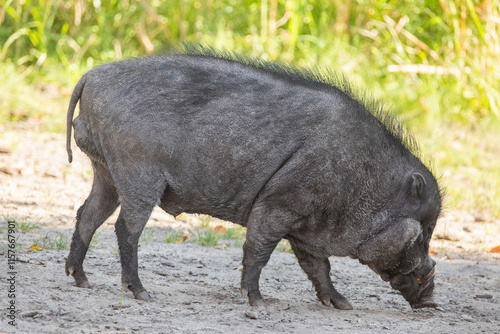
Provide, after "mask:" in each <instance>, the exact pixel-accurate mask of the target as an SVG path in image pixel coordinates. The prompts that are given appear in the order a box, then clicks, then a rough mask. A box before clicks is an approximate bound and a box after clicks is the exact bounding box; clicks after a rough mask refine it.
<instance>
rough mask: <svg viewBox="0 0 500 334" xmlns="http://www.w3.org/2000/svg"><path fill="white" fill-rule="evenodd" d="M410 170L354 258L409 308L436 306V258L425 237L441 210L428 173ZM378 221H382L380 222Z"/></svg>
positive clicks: (429, 232) (430, 231)
mask: <svg viewBox="0 0 500 334" xmlns="http://www.w3.org/2000/svg"><path fill="white" fill-rule="evenodd" d="M426 175H427V178H426V177H424V176H423V175H422V174H420V173H416V172H414V173H411V174H410V175H409V176H408V177H407V178H406V180H405V181H404V185H403V186H402V187H401V189H400V191H399V192H398V194H397V196H395V197H393V198H395V199H393V200H392V201H390V202H389V203H388V205H387V208H386V209H384V210H382V211H381V212H380V213H379V214H378V215H377V219H378V220H379V224H376V225H377V226H379V228H378V230H376V231H373V232H372V233H371V235H370V236H369V237H368V238H367V240H366V241H365V242H363V243H362V244H361V245H360V246H359V247H358V254H357V255H358V256H357V257H358V259H359V260H360V262H361V263H365V264H367V265H368V266H369V267H370V268H371V269H373V270H374V271H375V272H376V273H378V274H379V275H380V276H381V277H382V279H383V280H385V281H389V282H390V283H391V286H392V287H393V288H394V289H396V290H399V291H400V292H401V294H402V295H403V297H404V298H405V299H406V300H407V301H408V302H409V303H410V305H411V307H412V308H422V307H436V306H437V304H436V303H434V301H433V299H432V293H433V290H434V273H435V265H436V262H435V261H434V260H432V259H431V258H430V256H429V241H430V239H431V236H432V232H433V230H434V226H435V225H436V220H437V217H438V216H439V213H440V211H441V193H440V190H439V188H438V185H437V182H436V180H435V179H434V177H433V176H432V174H430V173H426ZM381 221H382V223H380V222H381Z"/></svg>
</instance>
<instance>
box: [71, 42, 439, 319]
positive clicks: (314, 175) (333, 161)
mask: <svg viewBox="0 0 500 334" xmlns="http://www.w3.org/2000/svg"><path fill="white" fill-rule="evenodd" d="M210 52H211V51H210V50H208V51H207V50H206V49H198V50H194V51H193V50H191V53H192V54H174V55H163V56H155V57H149V58H144V59H135V60H130V61H123V62H119V63H114V64H107V65H102V66H99V67H97V68H95V69H93V70H91V71H90V72H89V73H87V74H86V75H85V76H84V77H82V79H81V80H80V82H79V83H78V84H77V86H76V87H75V90H74V92H73V96H72V98H71V101H70V106H69V109H68V123H67V124H68V142H67V149H68V156H69V159H70V161H71V157H72V155H71V147H70V144H71V141H70V139H71V130H72V128H74V131H75V141H76V143H77V145H78V146H79V147H80V149H81V150H82V151H83V152H85V153H86V154H87V155H88V157H89V158H90V159H91V161H92V166H93V169H94V183H93V186H92V190H91V192H90V194H89V197H88V198H87V200H86V201H85V203H84V204H83V205H82V207H81V208H80V209H79V210H78V213H77V220H76V228H75V232H74V234H73V239H72V242H71V249H70V253H69V256H68V259H67V261H66V274H67V275H70V274H71V275H72V276H73V277H74V279H75V282H76V284H77V286H80V287H87V288H88V287H90V283H89V281H88V279H87V277H86V275H85V272H84V270H83V260H84V258H85V255H86V252H87V250H88V246H89V243H90V241H91V240H92V235H93V234H94V232H95V231H96V229H97V228H98V227H99V226H100V225H101V224H102V223H103V222H104V221H105V220H106V219H107V218H108V217H109V216H110V215H111V214H112V213H113V212H114V210H115V209H116V208H117V207H118V206H120V214H119V217H118V220H117V222H116V225H115V230H116V236H117V239H118V246H119V250H120V261H121V266H122V284H123V286H124V288H126V289H129V290H130V291H131V292H132V293H133V294H134V296H135V297H136V298H137V299H140V300H149V299H150V296H149V294H148V292H147V291H146V289H145V288H144V287H143V285H142V283H141V280H140V279H139V273H138V255H137V248H138V240H139V236H140V234H141V232H142V230H143V228H144V226H145V224H146V223H147V221H148V219H149V216H150V214H151V211H152V210H153V208H154V207H155V206H160V207H161V208H162V209H163V210H165V211H166V212H168V213H170V214H172V215H174V216H176V215H178V214H180V213H182V212H187V213H201V214H209V215H211V216H214V217H218V218H220V219H224V220H228V221H232V222H234V223H237V224H240V225H242V226H246V227H247V235H246V241H245V244H244V246H243V272H242V279H241V292H242V294H243V295H245V296H247V297H248V299H249V302H250V304H251V305H255V306H259V305H264V304H265V303H264V300H263V298H262V295H261V293H260V290H259V277H260V274H261V271H262V268H263V267H264V266H265V265H266V263H267V261H268V260H269V257H270V255H271V253H272V252H273V250H274V249H275V247H276V245H277V244H278V242H279V241H280V240H281V239H283V238H285V239H288V240H289V241H290V244H291V246H292V249H293V251H294V253H295V255H296V256H297V259H298V261H299V264H300V266H301V268H302V269H303V270H304V272H305V273H306V274H307V276H308V278H309V279H310V280H311V281H312V283H313V285H314V287H315V289H316V293H317V296H318V298H319V300H320V301H321V302H322V303H323V304H324V305H326V306H330V305H333V306H334V307H336V308H338V309H343V310H348V309H352V306H351V304H350V303H349V302H348V301H347V299H346V298H345V297H344V296H342V295H341V294H340V293H339V292H338V291H337V290H336V289H335V288H334V286H333V284H332V281H331V278H330V270H331V268H330V263H329V260H328V257H329V256H350V257H352V258H355V259H358V260H359V261H360V262H362V263H365V264H367V265H369V266H370V268H372V269H373V270H374V271H375V272H377V273H379V274H380V276H381V277H382V278H383V279H385V280H388V281H390V282H391V285H392V286H393V287H394V288H395V289H397V290H399V291H401V293H402V294H403V296H404V297H405V298H406V299H407V300H408V302H409V303H410V305H411V306H412V307H429V306H434V304H433V302H432V290H433V271H432V270H433V268H434V262H433V261H432V260H431V259H430V258H429V256H428V248H429V240H430V238H431V235H432V231H433V229H434V225H435V222H436V219H437V217H438V215H439V212H440V210H441V195H440V191H439V187H438V185H437V182H436V180H435V178H434V176H433V175H432V173H431V172H430V171H429V170H428V169H427V168H426V167H425V166H424V165H423V164H422V163H421V162H420V161H419V159H418V158H417V157H415V156H414V155H413V154H412V153H411V152H410V150H409V149H408V147H411V145H412V144H411V143H408V142H405V138H406V137H405V136H406V135H404V134H403V133H400V131H401V130H400V128H399V127H398V125H397V124H395V123H393V122H391V121H390V120H389V121H387V120H386V121H383V120H380V119H378V118H376V117H375V116H374V115H373V114H372V113H371V112H370V111H369V110H368V107H366V106H368V105H370V102H369V101H367V102H366V103H363V102H360V101H358V100H356V99H354V98H353V97H352V96H353V94H354V93H353V92H352V91H350V90H349V86H348V84H347V83H346V82H345V81H344V79H342V78H340V79H338V80H339V82H338V86H339V87H344V88H343V89H344V91H342V90H340V89H339V88H336V87H335V86H332V85H330V84H328V83H325V82H321V80H319V79H315V78H317V77H316V76H314V75H311V73H309V72H300V71H298V70H295V69H293V68H288V67H284V66H278V65H270V64H266V63H253V64H250V65H249V64H247V63H248V61H246V60H244V59H242V58H237V57H235V58H234V59H233V60H227V59H222V58H221V57H220V55H213V54H210ZM225 56H226V57H227V55H225ZM241 62H242V63H244V64H241ZM245 62H247V63H245ZM318 80H319V81H318ZM78 101H80V113H79V115H78V117H76V118H75V119H74V121H73V113H74V110H75V107H76V105H77V103H78ZM398 131H399V132H398Z"/></svg>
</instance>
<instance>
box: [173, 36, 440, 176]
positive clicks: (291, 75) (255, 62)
mask: <svg viewBox="0 0 500 334" xmlns="http://www.w3.org/2000/svg"><path fill="white" fill-rule="evenodd" d="M170 53H174V54H187V55H192V56H200V57H212V58H218V59H224V60H227V61H232V62H238V63H240V64H243V65H247V66H252V67H255V68H258V69H261V70H264V71H267V72H271V73H274V74H276V75H279V76H286V77H287V78H288V79H292V80H294V81H297V82H300V83H301V84H304V85H306V86H311V85H313V86H316V87H317V88H319V89H321V88H323V89H331V88H332V87H333V88H335V89H337V90H339V91H341V92H343V93H344V94H346V95H347V96H349V97H350V98H351V99H353V100H355V101H356V102H358V103H359V104H360V105H362V106H363V107H364V108H365V109H366V110H368V111H369V112H370V113H371V114H372V115H373V116H374V117H375V118H376V119H377V120H378V122H379V123H380V124H381V125H382V126H383V127H384V128H385V129H386V131H387V132H389V133H390V134H391V135H392V136H393V137H394V138H396V139H397V140H398V141H399V142H400V143H401V144H402V145H403V146H404V147H405V148H406V149H408V151H410V152H411V153H412V154H413V155H414V156H415V157H417V158H418V159H419V160H421V161H422V160H423V159H422V155H421V151H420V148H419V146H418V143H417V141H416V140H415V138H414V137H413V136H412V135H411V134H410V132H409V131H408V129H407V128H406V127H405V126H404V125H403V124H402V123H401V122H400V121H399V120H398V119H397V118H396V116H394V115H393V114H391V113H390V112H389V111H388V108H387V107H386V106H385V105H384V104H383V102H382V101H380V100H378V99H374V98H373V97H371V96H370V95H369V94H367V93H366V91H365V90H364V89H363V88H361V87H359V86H357V85H353V83H352V82H351V81H350V80H348V78H347V76H346V75H345V74H344V73H343V72H341V71H340V70H336V71H332V70H329V69H324V68H312V67H305V68H299V67H297V66H295V65H287V64H281V63H278V62H272V61H264V60H261V59H257V58H252V57H248V56H243V55H240V54H237V53H234V52H231V51H227V50H220V49H216V48H214V47H211V46H205V45H200V44H190V43H184V44H183V45H182V46H181V47H179V48H177V49H174V50H173V52H170ZM422 162H423V163H424V164H425V165H426V166H427V167H428V168H431V167H432V166H431V164H430V162H429V161H422Z"/></svg>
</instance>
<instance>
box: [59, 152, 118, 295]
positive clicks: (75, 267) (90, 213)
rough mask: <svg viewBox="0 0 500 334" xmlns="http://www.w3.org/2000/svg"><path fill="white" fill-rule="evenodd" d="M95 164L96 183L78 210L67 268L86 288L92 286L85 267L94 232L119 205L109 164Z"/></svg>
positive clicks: (80, 285) (76, 280)
mask: <svg viewBox="0 0 500 334" xmlns="http://www.w3.org/2000/svg"><path fill="white" fill-rule="evenodd" d="M92 167H93V169H94V183H93V184H92V190H91V191H90V194H89V196H88V197H87V199H86V200H85V202H84V203H83V205H82V206H81V207H80V208H79V209H78V211H77V214H76V228H75V232H74V233H73V238H72V240H71V247H70V252H69V255H68V259H67V260H66V268H65V270H66V275H69V274H71V275H72V276H73V278H74V279H75V282H76V285H77V286H79V287H82V288H90V284H89V282H88V280H87V277H86V275H85V272H84V270H83V260H84V259H85V255H86V254H87V250H88V248H89V244H90V242H91V241H92V236H93V235H94V233H95V231H96V230H97V228H98V227H99V226H101V225H102V223H103V222H104V221H105V220H106V219H107V218H108V217H109V216H110V215H111V214H112V213H113V212H114V211H115V210H116V208H117V207H118V195H117V191H116V187H115V186H114V183H113V181H112V179H111V176H110V175H109V172H108V170H107V168H106V167H104V166H103V165H102V164H101V163H99V162H93V164H92Z"/></svg>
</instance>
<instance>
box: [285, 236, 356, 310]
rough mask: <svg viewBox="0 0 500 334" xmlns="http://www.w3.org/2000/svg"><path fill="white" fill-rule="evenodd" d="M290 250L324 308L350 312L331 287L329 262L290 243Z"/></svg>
mask: <svg viewBox="0 0 500 334" xmlns="http://www.w3.org/2000/svg"><path fill="white" fill-rule="evenodd" d="M290 244H291V246H292V250H293V252H294V253H295V256H297V259H298V260H299V264H300V267H301V268H302V269H303V270H304V271H305V272H306V274H307V277H309V279H310V280H311V281H312V283H313V286H314V288H315V289H316V294H317V296H318V298H319V300H320V301H321V302H322V303H323V305H325V306H330V305H331V304H332V303H333V306H334V307H335V308H337V309H339V310H352V306H351V304H350V303H349V302H348V301H347V299H346V298H345V297H344V296H342V295H341V294H340V293H339V292H338V291H337V290H335V288H334V287H333V284H332V280H331V278H330V261H329V260H328V258H327V257H315V256H313V255H311V254H309V253H307V252H305V251H303V250H301V249H300V248H298V247H297V245H296V244H295V243H294V242H293V241H290Z"/></svg>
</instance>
